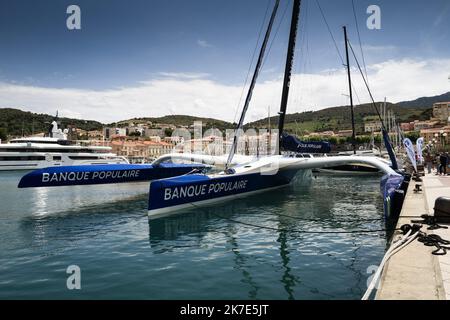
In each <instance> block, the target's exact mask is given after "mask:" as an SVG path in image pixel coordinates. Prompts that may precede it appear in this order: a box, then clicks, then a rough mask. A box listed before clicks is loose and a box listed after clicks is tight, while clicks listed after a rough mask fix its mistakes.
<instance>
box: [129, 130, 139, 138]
mask: <svg viewBox="0 0 450 320" xmlns="http://www.w3.org/2000/svg"><path fill="white" fill-rule="evenodd" d="M128 135H129V136H130V137H140V136H141V133H140V132H139V131H134V132H130V133H129V134H128Z"/></svg>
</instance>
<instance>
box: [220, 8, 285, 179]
mask: <svg viewBox="0 0 450 320" xmlns="http://www.w3.org/2000/svg"><path fill="white" fill-rule="evenodd" d="M279 4H280V0H276V1H275V6H274V7H273V11H272V15H271V16H270V21H269V25H268V27H267V31H266V35H265V36H264V40H263V43H262V46H261V50H260V52H259V57H258V61H257V63H256V66H255V72H254V73H253V77H252V82H251V83H250V87H249V89H248V92H247V97H246V98H245V104H244V108H243V109H242V113H241V117H240V119H239V123H238V125H237V126H236V131H235V132H234V137H233V144H232V145H231V150H230V154H229V155H228V159H227V163H226V165H225V170H226V169H228V168H229V166H230V163H231V160H233V157H234V153H235V152H236V147H237V138H238V136H237V135H238V132H239V130H241V129H242V126H243V125H244V119H245V114H246V112H247V109H248V105H249V104H250V100H251V99H252V93H253V88H254V87H255V84H256V79H257V78H258V74H259V70H260V68H261V65H262V61H263V58H264V53H265V51H266V47H267V42H268V41H269V37H270V32H271V31H272V26H273V22H274V20H275V16H276V14H277V10H278V5H279Z"/></svg>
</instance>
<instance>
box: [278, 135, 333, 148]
mask: <svg viewBox="0 0 450 320" xmlns="http://www.w3.org/2000/svg"><path fill="white" fill-rule="evenodd" d="M281 148H282V149H284V150H287V151H293V152H298V153H329V152H330V151H331V145H330V143H329V142H327V141H307V142H305V141H301V140H299V139H298V138H297V137H295V136H293V135H290V134H287V133H284V132H283V133H282V135H281Z"/></svg>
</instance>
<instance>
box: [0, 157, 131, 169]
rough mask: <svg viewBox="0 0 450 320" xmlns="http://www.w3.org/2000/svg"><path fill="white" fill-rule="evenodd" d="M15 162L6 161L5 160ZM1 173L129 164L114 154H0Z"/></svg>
mask: <svg viewBox="0 0 450 320" xmlns="http://www.w3.org/2000/svg"><path fill="white" fill-rule="evenodd" d="M11 157H13V159H14V160H10V161H4V160H3V159H11ZM0 159H1V160H0V171H13V170H14V171H15V170H36V169H42V168H48V167H60V166H77V165H95V164H127V163H128V161H127V160H126V159H125V158H123V157H118V156H116V155H115V154H112V153H104V154H92V153H86V154H84V153H40V152H0Z"/></svg>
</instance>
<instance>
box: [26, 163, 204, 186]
mask: <svg viewBox="0 0 450 320" xmlns="http://www.w3.org/2000/svg"><path fill="white" fill-rule="evenodd" d="M205 167H206V166H205V165H191V164H159V165H158V166H153V165H136V164H108V165H82V166H63V167H50V168H44V169H39V170H34V171H32V172H30V173H28V174H26V175H25V176H23V177H22V179H21V180H20V182H19V185H18V187H19V188H30V187H55V186H73V185H90V184H110V183H125V182H138V181H151V180H155V179H164V178H169V177H174V176H179V175H183V174H186V173H189V172H191V171H192V170H194V169H203V168H205Z"/></svg>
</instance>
